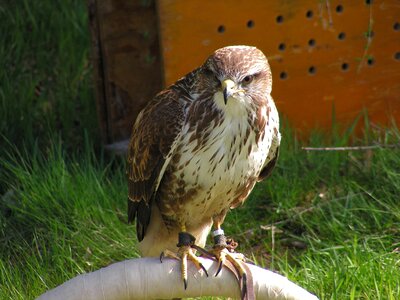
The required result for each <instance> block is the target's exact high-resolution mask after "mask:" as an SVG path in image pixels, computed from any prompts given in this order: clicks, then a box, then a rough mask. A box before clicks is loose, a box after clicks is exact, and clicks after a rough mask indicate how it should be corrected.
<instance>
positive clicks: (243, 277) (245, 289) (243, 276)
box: [241, 273, 247, 299]
mask: <svg viewBox="0 0 400 300" xmlns="http://www.w3.org/2000/svg"><path fill="white" fill-rule="evenodd" d="M241 279H242V299H244V297H245V296H246V292H247V274H246V273H243V274H242V278H241Z"/></svg>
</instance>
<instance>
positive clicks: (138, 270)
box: [38, 258, 318, 300]
mask: <svg viewBox="0 0 400 300" xmlns="http://www.w3.org/2000/svg"><path fill="white" fill-rule="evenodd" d="M199 260H200V261H201V262H202V263H203V265H204V267H205V268H206V269H207V271H208V273H209V274H215V272H216V270H217V267H218V264H217V263H215V262H214V261H212V260H209V259H205V258H199ZM248 266H249V268H250V270H251V272H252V274H253V280H254V291H255V296H256V299H268V300H272V299H273V300H278V299H282V300H283V299H285V300H288V299H291V300H318V298H317V297H315V296H314V295H312V294H310V293H309V292H307V291H306V290H304V289H303V288H301V287H299V286H297V285H296V284H294V283H293V282H291V281H289V280H288V279H287V278H285V277H283V276H281V275H279V274H276V273H273V272H271V271H268V270H265V269H262V268H259V267H257V266H254V265H248ZM188 281H189V282H188V288H187V290H184V288H183V285H182V280H181V278H180V263H179V262H178V261H177V260H174V259H165V260H164V261H163V263H160V261H159V259H158V258H139V259H131V260H126V261H122V262H119V263H115V264H112V265H110V266H108V267H105V268H102V269H100V270H98V271H95V272H92V273H87V274H82V275H79V276H77V277H75V278H73V279H71V280H69V281H67V282H65V283H64V284H62V285H60V286H58V287H56V288H54V289H52V290H50V291H48V292H46V293H44V294H43V295H41V296H40V297H39V298H38V300H53V299H54V300H61V299H70V300H73V299H115V300H119V299H171V298H186V297H199V296H220V297H233V298H240V290H239V285H238V283H237V281H236V278H235V277H234V276H233V274H231V272H230V271H228V269H226V268H224V269H223V270H222V272H221V273H220V274H219V275H218V277H214V276H210V277H206V275H205V274H204V272H203V271H198V270H197V269H196V268H195V266H194V265H192V264H189V266H188Z"/></svg>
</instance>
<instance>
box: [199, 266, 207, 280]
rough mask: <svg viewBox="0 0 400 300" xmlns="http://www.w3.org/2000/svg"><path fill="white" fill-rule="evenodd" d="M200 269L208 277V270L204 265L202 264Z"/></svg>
mask: <svg viewBox="0 0 400 300" xmlns="http://www.w3.org/2000/svg"><path fill="white" fill-rule="evenodd" d="M200 268H201V269H202V270H203V271H204V273H205V274H206V276H207V277H208V272H207V270H206V268H204V266H203V264H202V263H200Z"/></svg>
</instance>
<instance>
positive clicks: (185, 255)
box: [160, 232, 208, 290]
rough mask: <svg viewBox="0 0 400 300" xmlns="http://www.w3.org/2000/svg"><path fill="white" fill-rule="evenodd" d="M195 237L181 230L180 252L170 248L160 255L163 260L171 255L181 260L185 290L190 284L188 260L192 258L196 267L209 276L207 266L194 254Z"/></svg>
mask: <svg viewBox="0 0 400 300" xmlns="http://www.w3.org/2000/svg"><path fill="white" fill-rule="evenodd" d="M195 240H196V239H195V237H194V236H193V235H191V234H190V233H188V232H180V233H179V242H178V244H177V247H179V249H178V252H177V253H175V252H173V251H170V250H164V251H163V252H161V255H160V261H161V262H162V261H163V258H164V257H170V258H175V259H177V260H180V261H181V276H182V280H183V285H184V287H185V290H186V288H187V284H188V276H187V261H188V260H191V261H192V262H193V263H194V265H195V266H196V268H197V269H198V270H200V269H202V270H203V271H204V273H205V274H206V275H207V277H208V273H207V270H206V268H204V266H203V264H202V263H201V262H200V260H199V259H198V258H197V256H196V255H195V254H194V253H195V250H193V248H194V246H195V245H194V242H195ZM198 248H199V247H197V246H196V247H195V249H198Z"/></svg>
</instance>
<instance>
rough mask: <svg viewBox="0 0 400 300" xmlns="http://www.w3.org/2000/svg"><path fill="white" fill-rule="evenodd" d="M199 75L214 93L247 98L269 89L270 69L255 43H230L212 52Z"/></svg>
mask: <svg viewBox="0 0 400 300" xmlns="http://www.w3.org/2000/svg"><path fill="white" fill-rule="evenodd" d="M201 70H202V72H201V73H202V76H203V78H204V80H205V81H206V82H207V85H208V86H209V87H212V89H213V91H214V93H222V96H223V100H224V103H225V105H226V104H227V103H228V101H230V99H232V98H233V99H236V100H237V101H241V102H249V101H252V100H253V99H260V98H263V99H264V98H265V96H266V95H267V94H270V93H271V85H272V78H271V70H270V67H269V64H268V61H267V58H266V57H265V55H264V54H263V53H262V52H261V51H260V50H259V49H257V48H256V47H250V46H229V47H224V48H221V49H218V50H217V51H215V52H214V54H212V55H211V56H210V57H209V58H208V59H207V60H206V62H205V63H204V64H203V66H202V67H201Z"/></svg>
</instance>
